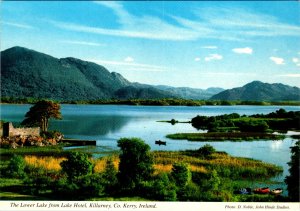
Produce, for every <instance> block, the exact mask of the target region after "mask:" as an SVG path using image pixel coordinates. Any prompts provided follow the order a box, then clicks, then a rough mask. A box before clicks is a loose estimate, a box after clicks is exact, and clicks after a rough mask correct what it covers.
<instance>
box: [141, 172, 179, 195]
mask: <svg viewBox="0 0 300 211" xmlns="http://www.w3.org/2000/svg"><path fill="white" fill-rule="evenodd" d="M143 191H144V194H146V197H148V198H150V199H154V200H158V201H176V198H177V197H176V196H177V195H176V186H175V184H174V183H173V182H171V181H170V179H169V177H168V175H167V174H166V173H162V174H160V175H158V176H157V177H156V178H155V179H154V180H153V181H148V182H144V183H143Z"/></svg>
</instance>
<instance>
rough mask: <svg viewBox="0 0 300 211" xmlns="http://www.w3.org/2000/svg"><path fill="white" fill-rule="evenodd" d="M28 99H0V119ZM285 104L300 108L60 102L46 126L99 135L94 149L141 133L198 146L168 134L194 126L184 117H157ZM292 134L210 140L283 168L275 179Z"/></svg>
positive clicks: (172, 144)
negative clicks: (1, 101) (274, 138)
mask: <svg viewBox="0 0 300 211" xmlns="http://www.w3.org/2000/svg"><path fill="white" fill-rule="evenodd" d="M29 108H30V105H1V119H3V120H6V121H12V122H13V123H14V124H18V123H19V122H20V121H22V120H23V119H24V115H25V113H26V112H27V111H28V110H29ZM279 108H284V109H285V110H287V111H300V107H299V106H201V107H185V106H180V107H179V106H126V105H62V110H61V111H62V115H63V120H60V121H51V123H50V130H59V131H61V132H62V133H63V134H65V137H68V138H76V139H84V140H97V147H96V148H95V150H96V151H103V150H115V149H118V147H117V140H118V139H120V138H121V137H139V138H142V139H143V140H145V142H146V143H147V144H149V145H150V146H151V149H152V150H185V149H198V148H200V147H201V146H203V145H205V144H207V143H208V142H189V141H185V140H170V139H167V138H165V136H166V135H167V134H170V133H179V132H196V131H197V130H196V129H195V128H193V127H192V126H191V124H187V123H185V124H184V123H179V124H175V125H171V124H169V123H162V122H157V121H160V120H171V119H173V118H174V119H176V120H179V121H190V120H191V118H193V117H195V116H197V115H206V116H213V115H220V114H230V113H234V112H235V113H239V114H241V115H242V114H246V115H250V114H256V113H263V114H266V113H270V112H273V111H276V110H278V109H279ZM159 139H160V140H164V141H167V145H166V146H158V145H155V140H159ZM295 141H296V140H293V139H291V138H286V139H284V140H280V141H272V140H270V141H252V142H230V141H226V142H209V144H211V145H212V146H214V147H215V148H216V149H217V150H218V151H226V152H227V153H229V154H230V155H233V156H240V157H249V158H254V159H258V160H263V161H265V162H269V163H274V164H277V165H279V166H282V167H283V168H284V173H283V175H282V176H281V177H280V178H278V181H283V178H284V177H285V175H287V174H288V166H287V162H288V161H289V160H290V147H291V146H293V145H294V143H295Z"/></svg>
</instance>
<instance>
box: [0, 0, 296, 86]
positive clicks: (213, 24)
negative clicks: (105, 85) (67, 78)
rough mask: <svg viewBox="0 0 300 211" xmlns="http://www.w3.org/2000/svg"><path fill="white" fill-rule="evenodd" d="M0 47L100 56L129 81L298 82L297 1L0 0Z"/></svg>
mask: <svg viewBox="0 0 300 211" xmlns="http://www.w3.org/2000/svg"><path fill="white" fill-rule="evenodd" d="M0 6H1V19H0V20H1V50H5V49H7V48H10V47H13V46H22V47H27V48H30V49H33V50H37V51H41V52H44V53H46V54H50V55H52V56H54V57H57V58H63V57H76V58H79V59H82V60H89V61H92V62H96V63H98V64H101V65H103V66H105V67H106V68H108V70H109V71H111V72H112V71H115V72H119V73H121V74H122V75H123V76H124V77H125V78H127V79H129V80H130V81H135V82H140V83H147V84H155V85H158V84H164V85H171V86H177V87H179V86H189V87H195V88H207V87H212V86H213V87H223V88H232V87H237V86H243V85H244V84H246V83H248V82H251V81H253V80H261V81H263V82H268V83H284V84H288V85H292V86H299V87H300V3H299V2H297V1H288V2H284V1H273V2H272V1H271V2H270V1H267V2H262V1H250V2H242V1H241V2H238V1H233V2H230V1H215V2H214V1H207V2H196V1H195V2H186V1H173V2H169V1H166V2H164V1H155V2H138V1H133V2H122V1H116V2H114V1H109V2H105V1H97V2H92V1H88V2H67V1H61V2H26V1H21V2H20V1H19V2H5V1H4V2H1V5H0Z"/></svg>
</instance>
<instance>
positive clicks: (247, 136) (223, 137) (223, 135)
mask: <svg viewBox="0 0 300 211" xmlns="http://www.w3.org/2000/svg"><path fill="white" fill-rule="evenodd" d="M166 137H167V138H170V139H185V140H189V141H242V140H244V141H252V140H260V139H261V140H281V139H283V138H284V136H283V135H275V134H269V133H256V132H209V133H176V134H169V135H167V136H166Z"/></svg>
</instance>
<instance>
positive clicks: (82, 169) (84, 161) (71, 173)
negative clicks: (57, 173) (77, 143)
mask: <svg viewBox="0 0 300 211" xmlns="http://www.w3.org/2000/svg"><path fill="white" fill-rule="evenodd" d="M67 158H68V160H65V161H63V162H61V164H60V165H61V167H62V171H63V172H64V173H66V174H67V176H68V179H69V180H70V181H74V180H76V179H79V177H81V176H86V175H88V174H91V173H92V171H93V168H94V166H93V164H92V162H91V161H90V160H89V158H88V155H87V154H85V153H81V152H71V153H70V154H68V155H67Z"/></svg>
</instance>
